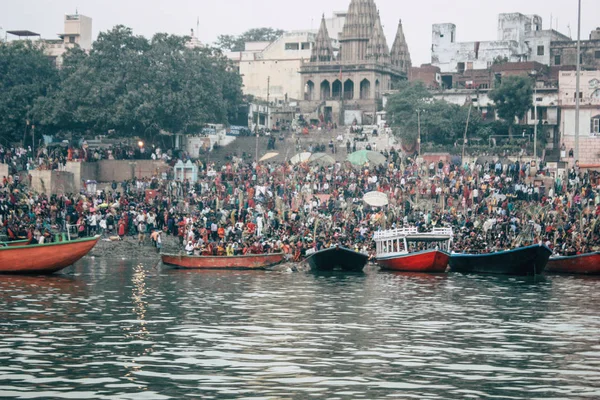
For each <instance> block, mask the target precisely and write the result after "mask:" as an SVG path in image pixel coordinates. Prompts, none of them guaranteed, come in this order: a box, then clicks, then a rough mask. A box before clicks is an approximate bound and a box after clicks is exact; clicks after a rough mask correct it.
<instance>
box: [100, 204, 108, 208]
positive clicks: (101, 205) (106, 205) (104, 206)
mask: <svg viewBox="0 0 600 400" xmlns="http://www.w3.org/2000/svg"><path fill="white" fill-rule="evenodd" d="M107 207H108V204H106V203H102V204H100V205H99V206H98V208H107Z"/></svg>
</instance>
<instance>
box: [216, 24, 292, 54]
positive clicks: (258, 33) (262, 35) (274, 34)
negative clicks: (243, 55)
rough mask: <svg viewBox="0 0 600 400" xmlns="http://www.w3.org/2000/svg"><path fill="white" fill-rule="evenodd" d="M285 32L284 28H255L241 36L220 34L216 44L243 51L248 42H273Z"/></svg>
mask: <svg viewBox="0 0 600 400" xmlns="http://www.w3.org/2000/svg"><path fill="white" fill-rule="evenodd" d="M283 32H284V31H283V30H282V29H273V28H253V29H250V30H247V31H246V32H244V33H242V34H241V35H239V36H234V35H219V36H218V37H217V41H216V42H215V46H216V47H217V48H219V49H222V50H229V51H243V50H244V46H245V44H246V43H247V42H272V41H274V40H275V39H277V38H278V37H280V36H281V35H283Z"/></svg>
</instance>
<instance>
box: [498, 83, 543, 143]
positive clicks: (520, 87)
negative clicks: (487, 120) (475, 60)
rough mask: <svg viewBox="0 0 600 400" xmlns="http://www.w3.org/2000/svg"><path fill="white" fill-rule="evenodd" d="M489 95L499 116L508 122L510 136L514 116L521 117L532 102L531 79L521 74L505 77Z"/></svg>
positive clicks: (510, 134)
mask: <svg viewBox="0 0 600 400" xmlns="http://www.w3.org/2000/svg"><path fill="white" fill-rule="evenodd" d="M489 96H490V99H491V100H492V101H493V102H494V104H495V107H496V110H497V111H498V115H499V116H500V118H502V119H504V120H505V121H506V122H507V123H508V134H509V136H510V137H512V135H513V128H514V124H515V118H518V119H521V118H523V117H524V116H525V114H526V113H527V111H528V110H529V109H530V108H531V106H532V104H533V99H532V96H533V85H532V82H531V80H530V79H529V78H526V77H523V76H509V77H506V78H504V79H503V80H502V83H501V84H500V86H499V87H498V88H496V89H494V90H492V91H491V92H490V94H489Z"/></svg>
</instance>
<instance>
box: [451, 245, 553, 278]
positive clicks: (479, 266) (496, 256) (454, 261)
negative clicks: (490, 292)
mask: <svg viewBox="0 0 600 400" xmlns="http://www.w3.org/2000/svg"><path fill="white" fill-rule="evenodd" d="M551 255H552V250H550V249H549V248H548V246H545V245H533V246H526V247H520V248H517V249H513V250H506V251H498V252H495V253H487V254H452V255H451V256H450V262H449V264H450V271H452V272H475V273H481V274H504V275H537V274H541V273H542V272H543V271H544V268H546V264H547V263H548V259H549V258H550V256H551Z"/></svg>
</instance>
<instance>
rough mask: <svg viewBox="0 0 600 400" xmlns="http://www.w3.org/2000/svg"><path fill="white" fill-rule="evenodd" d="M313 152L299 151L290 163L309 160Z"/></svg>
mask: <svg viewBox="0 0 600 400" xmlns="http://www.w3.org/2000/svg"><path fill="white" fill-rule="evenodd" d="M311 155H312V154H311V153H308V152H304V153H298V154H296V155H295V156H293V157H292V158H290V163H292V164H300V163H303V162H307V161H308V160H309V159H310V156H311Z"/></svg>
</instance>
